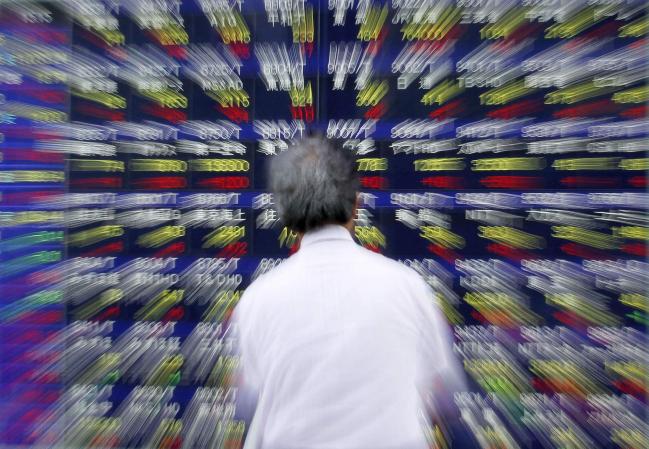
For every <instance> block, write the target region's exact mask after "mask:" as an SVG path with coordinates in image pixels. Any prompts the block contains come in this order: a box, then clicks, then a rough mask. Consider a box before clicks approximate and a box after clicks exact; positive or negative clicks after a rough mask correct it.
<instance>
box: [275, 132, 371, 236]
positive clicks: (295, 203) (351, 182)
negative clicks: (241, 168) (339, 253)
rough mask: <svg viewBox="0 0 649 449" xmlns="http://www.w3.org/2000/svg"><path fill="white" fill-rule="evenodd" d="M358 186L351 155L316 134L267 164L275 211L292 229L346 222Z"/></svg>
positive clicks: (307, 228) (350, 213) (305, 230)
mask: <svg viewBox="0 0 649 449" xmlns="http://www.w3.org/2000/svg"><path fill="white" fill-rule="evenodd" d="M359 187H360V186H359V177H358V172H357V171H356V166H355V162H354V159H353V157H352V156H351V154H349V153H348V152H346V151H344V150H342V149H340V148H336V147H334V145H333V144H332V143H331V142H329V141H327V140H325V139H323V138H320V137H309V138H306V139H303V140H300V141H297V142H296V143H295V144H294V145H293V146H291V147H289V148H288V149H287V150H285V151H283V152H282V153H280V154H279V155H277V156H275V157H273V160H272V161H271V163H270V189H271V191H272V192H273V198H274V202H275V206H276V208H277V212H278V214H279V217H280V219H281V220H282V222H283V223H284V225H285V226H286V227H288V228H289V229H291V230H293V231H296V232H301V233H304V232H307V231H309V230H312V229H316V228H318V227H320V226H323V225H326V224H344V223H347V222H348V221H349V220H350V219H351V218H352V214H353V213H354V207H355V204H356V194H357V192H358V189H359Z"/></svg>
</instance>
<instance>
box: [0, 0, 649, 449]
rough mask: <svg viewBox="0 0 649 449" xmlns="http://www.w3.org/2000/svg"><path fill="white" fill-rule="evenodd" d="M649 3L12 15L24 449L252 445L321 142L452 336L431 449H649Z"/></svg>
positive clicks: (308, 4)
mask: <svg viewBox="0 0 649 449" xmlns="http://www.w3.org/2000/svg"><path fill="white" fill-rule="evenodd" d="M644 7H645V5H644V4H643V2H641V1H637V2H634V1H628V2H618V1H593V2H554V1H544V0H534V1H524V2H497V1H476V2H473V1H472V2H469V1H435V2H432V1H427V0H425V1H417V2H414V1H410V0H395V1H393V2H387V1H386V2H380V1H369V0H367V1H366V0H359V1H338V0H331V1H329V2H328V3H327V2H320V1H300V0H292V1H290V2H275V1H272V0H271V1H264V2H260V1H237V2H224V1H220V0H184V1H176V0H159V1H155V2H153V1H148V0H128V1H126V0H123V1H119V0H104V1H99V0H84V1H75V0H62V1H56V2H31V1H30V2H24V1H15V2H11V1H8V2H3V3H2V6H1V8H2V13H1V15H0V20H1V23H2V25H1V28H0V33H1V35H0V50H1V51H2V53H1V54H2V65H1V66H0V89H1V93H2V97H1V100H2V101H1V104H0V111H1V113H0V114H1V115H0V128H1V129H0V133H1V134H0V136H1V137H2V143H1V144H0V148H1V149H0V156H1V159H0V165H1V166H2V168H1V169H0V183H1V188H2V196H1V197H0V208H1V215H0V220H1V221H0V227H1V229H0V258H1V259H0V260H1V262H0V284H1V287H2V292H3V294H2V301H1V302H0V320H1V321H0V344H1V345H2V348H3V352H4V357H3V363H2V371H1V373H2V377H1V380H2V386H3V391H4V393H5V398H4V400H3V401H2V415H1V416H2V419H1V421H0V429H1V432H0V435H1V438H2V444H4V445H7V446H20V447H40V446H48V447H49V446H52V445H54V446H56V445H58V447H66V448H67V447H77V446H78V447H156V448H158V447H159V448H162V447H164V448H173V447H183V448H190V447H194V448H203V447H212V448H221V447H227V448H235V447H240V445H241V442H242V440H243V438H244V436H245V431H246V422H245V419H244V417H243V416H240V414H239V413H238V411H237V410H236V408H235V405H234V404H235V399H236V390H235V389H233V388H230V387H229V378H230V377H231V376H232V373H233V372H234V370H235V369H236V365H237V359H236V357H235V355H234V354H233V351H232V347H233V336H232V335H231V333H230V332H229V328H228V326H227V319H228V317H229V314H230V313H231V311H232V309H233V307H234V306H235V305H236V303H237V301H238V299H239V298H240V296H241V293H242V292H243V290H244V289H245V288H246V286H247V285H249V283H250V282H251V281H252V280H254V279H255V278H256V277H258V276H259V275H260V274H262V273H264V272H266V271H268V270H270V269H272V268H273V267H274V266H276V265H277V264H278V263H281V261H282V260H283V259H284V258H286V257H288V256H290V254H292V253H293V252H294V251H295V250H296V248H297V247H296V240H297V235H296V234H295V233H293V232H291V231H289V230H287V229H286V228H284V227H283V226H282V224H281V223H280V222H279V219H278V217H277V213H276V211H275V209H274V208H273V199H272V195H270V194H269V193H268V192H267V191H266V187H267V186H266V184H267V182H266V178H267V176H266V174H267V173H266V171H267V166H268V162H269V161H270V160H271V158H272V157H273V156H274V155H276V154H278V153H280V152H281V151H285V150H286V149H287V148H288V145H289V143H290V141H291V140H292V139H295V138H300V137H302V136H304V135H307V134H308V133H310V132H319V133H321V134H323V135H325V136H327V137H328V138H330V139H334V140H335V141H336V142H337V144H338V145H339V146H340V150H341V151H349V152H352V153H353V154H354V155H355V157H356V159H357V164H358V171H359V173H360V175H361V184H362V188H363V191H362V193H361V208H360V210H359V212H358V216H357V217H356V229H355V238H356V240H357V241H358V243H359V244H361V245H363V246H365V247H366V248H368V249H370V250H372V251H376V252H380V253H383V254H385V255H386V256H389V257H392V258H395V259H398V260H400V261H401V262H403V263H404V264H406V265H409V266H411V267H412V268H414V269H415V270H417V271H418V272H419V273H420V274H421V275H422V276H423V277H424V278H425V280H426V281H427V282H428V283H429V284H430V286H431V288H432V289H433V290H434V291H435V292H436V299H437V301H438V302H439V304H440V306H441V308H442V310H443V311H444V313H445V315H446V317H447V319H448V320H449V322H450V323H452V325H453V327H454V331H455V338H456V346H455V349H456V352H457V354H458V357H460V358H462V360H463V362H464V366H465V370H466V371H467V374H468V376H469V378H470V379H471V383H472V385H471V388H472V391H470V392H467V393H466V394H461V395H457V397H456V398H455V400H456V405H457V407H458V408H459V409H460V410H461V412H462V416H463V422H461V423H459V424H460V426H462V427H463V429H464V433H465V434H463V435H457V433H456V434H450V433H449V425H448V424H449V423H446V422H444V421H443V420H438V421H436V422H435V425H434V427H433V429H431V432H430V433H431V439H432V440H433V441H434V443H433V444H436V445H437V447H447V446H450V447H470V446H471V445H472V446H473V447H483V448H487V447H507V448H517V447H520V448H524V447H544V448H555V447H556V448H563V447H575V448H577V447H584V448H593V447H624V448H627V447H633V448H639V447H647V445H648V444H649V443H648V440H647V432H648V429H647V426H646V422H645V421H646V420H645V417H646V412H647V402H646V390H647V381H646V373H647V363H648V361H649V358H648V354H647V345H646V333H645V331H646V324H647V312H648V306H647V271H648V270H647V262H646V254H647V252H646V248H647V246H646V242H647V239H648V238H649V230H648V223H647V214H646V210H647V208H648V207H649V197H648V196H647V193H646V179H647V178H646V169H647V155H646V151H647V132H648V131H649V123H648V121H647V118H646V113H647V108H646V102H647V100H648V96H649V90H648V89H649V88H648V87H647V84H646V70H647V53H646V33H647V18H646V13H645V10H644Z"/></svg>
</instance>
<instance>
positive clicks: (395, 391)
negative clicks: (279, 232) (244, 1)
mask: <svg viewBox="0 0 649 449" xmlns="http://www.w3.org/2000/svg"><path fill="white" fill-rule="evenodd" d="M270 184H271V190H272V192H273V200H274V203H275V206H276V208H277V211H278V214H279V216H280V218H281V220H282V221H283V223H284V224H285V225H286V226H288V227H289V228H290V229H292V230H294V231H295V232H297V233H298V234H299V235H300V236H301V242H300V248H299V250H298V251H297V253H295V254H294V255H292V256H291V257H289V258H288V259H287V260H285V261H284V262H282V264H280V265H279V266H278V267H276V268H275V269H273V270H272V271H270V272H269V273H267V274H265V275H263V276H261V277H260V278H258V279H257V280H256V281H255V282H253V283H252V285H250V287H248V289H246V291H245V293H244V295H243V297H242V298H241V301H240V303H239V305H238V306H237V309H236V311H235V314H234V317H235V323H236V327H237V329H238V336H239V348H240V352H241V368H242V376H243V383H244V386H245V387H246V388H248V389H252V390H254V391H255V392H256V395H257V404H256V410H255V414H254V418H253V420H252V423H251V426H250V429H249V432H248V436H247V438H246V442H245V446H244V447H245V448H246V449H250V448H254V449H257V448H263V449H316V448H317V449H329V448H331V449H423V448H425V447H428V443H427V439H426V433H425V431H424V427H423V424H424V421H425V420H424V419H422V417H423V416H424V413H423V412H424V410H425V409H426V407H427V405H426V404H427V395H429V394H431V393H432V395H433V396H435V399H436V400H438V402H439V399H445V400H446V402H447V403H448V402H450V401H452V398H450V400H449V394H450V390H449V388H451V387H453V388H454V389H455V388H457V385H461V384H462V383H463V371H462V370H461V368H459V365H458V364H457V361H456V360H455V358H454V356H453V353H452V350H451V337H450V332H449V329H448V327H447V325H446V323H445V321H444V318H443V316H442V315H441V313H440V312H439V310H438V309H437V308H436V306H435V304H434V299H433V297H432V295H431V292H430V291H429V288H428V286H427V284H426V283H425V282H424V281H423V280H422V279H421V278H420V277H419V275H418V274H417V273H416V272H415V271H414V270H411V269H410V268H407V267H406V266H404V265H402V264H400V263H398V262H395V261H392V260H390V259H388V258H386V257H384V256H382V255H379V254H376V253H373V252H371V251H369V250H366V249H364V248H362V247H361V246H359V245H357V244H356V243H355V242H354V240H353V238H352V233H353V227H354V220H353V219H354V216H355V214H356V208H357V201H358V189H359V179H358V174H357V172H356V170H355V165H354V161H353V159H352V158H351V157H350V156H349V155H348V154H347V153H346V152H344V151H343V150H340V149H337V148H334V147H333V146H332V145H331V144H330V143H329V142H327V141H325V140H322V139H319V138H309V139H306V140H303V141H301V142H298V143H297V144H296V145H294V146H293V147H292V148H289V149H288V150H286V151H284V152H283V153H281V154H280V155H278V156H275V157H274V159H273V161H272V163H271V167H270ZM450 384H453V386H451V385H450ZM436 385H437V388H435V386H436Z"/></svg>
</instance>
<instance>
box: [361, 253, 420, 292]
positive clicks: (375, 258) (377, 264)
mask: <svg viewBox="0 0 649 449" xmlns="http://www.w3.org/2000/svg"><path fill="white" fill-rule="evenodd" d="M361 254H362V257H363V258H365V262H366V263H367V266H368V268H372V269H374V270H375V271H378V272H379V273H380V274H385V275H389V279H390V280H396V279H401V280H403V281H404V282H408V283H414V284H419V283H423V282H424V280H423V279H422V278H421V276H420V275H419V273H418V272H417V271H415V270H414V269H413V268H411V267H409V266H407V265H405V264H403V263H401V262H399V261H398V260H395V259H391V258H389V257H387V256H385V255H383V254H380V253H375V252H374V251H370V250H368V249H365V248H361ZM395 278H396V279H395Z"/></svg>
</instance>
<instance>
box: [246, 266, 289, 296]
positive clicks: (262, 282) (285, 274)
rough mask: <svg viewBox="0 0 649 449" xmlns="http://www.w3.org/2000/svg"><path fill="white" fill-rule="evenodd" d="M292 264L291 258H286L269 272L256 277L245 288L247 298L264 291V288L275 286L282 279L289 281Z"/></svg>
mask: <svg viewBox="0 0 649 449" xmlns="http://www.w3.org/2000/svg"><path fill="white" fill-rule="evenodd" d="M293 262H294V260H293V257H288V258H286V259H284V260H283V261H281V262H280V263H279V264H277V265H276V266H274V267H273V268H271V269H270V270H268V271H266V272H264V273H262V274H260V275H258V276H257V277H256V278H255V279H254V280H253V281H252V282H251V283H250V285H249V286H248V287H247V288H246V294H247V296H252V295H254V294H255V293H256V292H260V291H264V290H265V289H264V286H267V285H273V284H277V282H281V281H282V280H283V279H286V280H287V279H290V278H291V277H292V275H291V269H292V268H291V266H292V265H293Z"/></svg>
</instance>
